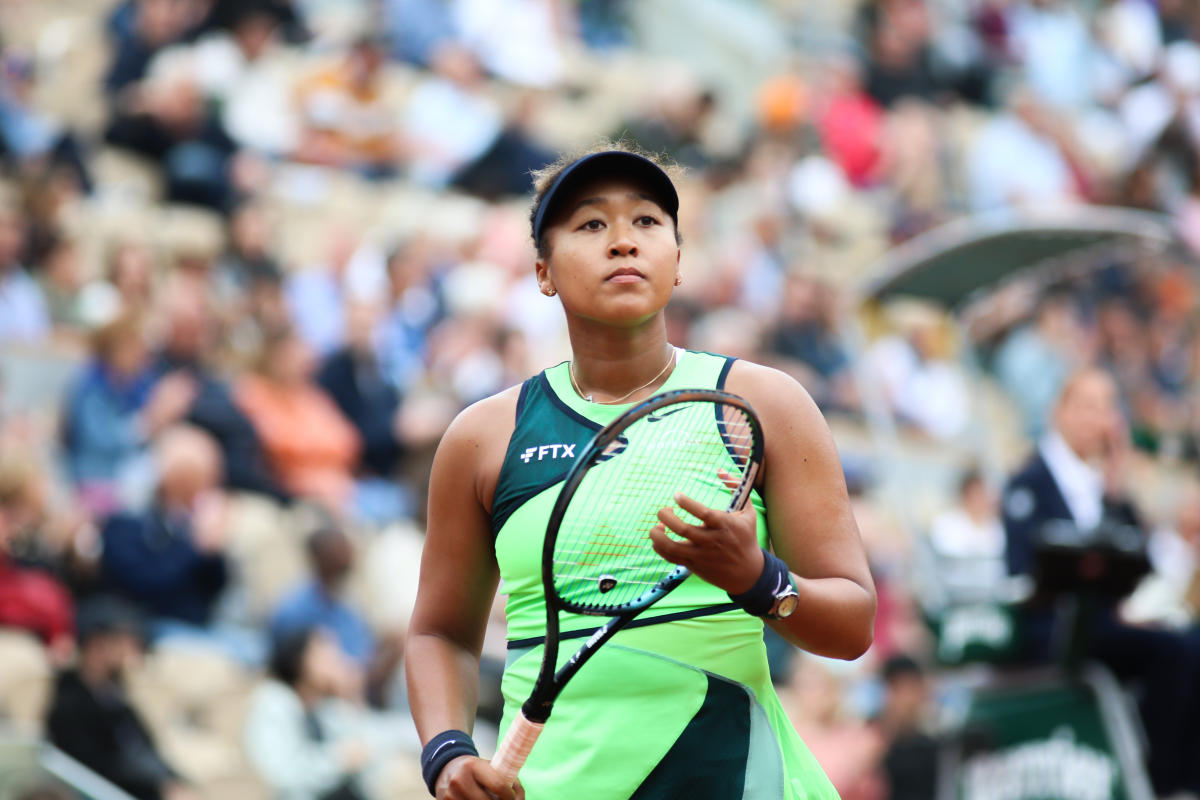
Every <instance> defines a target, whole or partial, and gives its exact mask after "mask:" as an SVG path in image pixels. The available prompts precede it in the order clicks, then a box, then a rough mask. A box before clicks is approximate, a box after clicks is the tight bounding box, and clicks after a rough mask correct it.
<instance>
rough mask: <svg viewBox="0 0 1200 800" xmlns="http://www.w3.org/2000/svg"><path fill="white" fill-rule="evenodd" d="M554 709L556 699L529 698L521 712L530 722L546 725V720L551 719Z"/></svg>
mask: <svg viewBox="0 0 1200 800" xmlns="http://www.w3.org/2000/svg"><path fill="white" fill-rule="evenodd" d="M553 709H554V700H553V699H551V700H541V699H534V698H532V697H531V698H529V699H528V700H526V701H525V702H524V704H522V706H521V713H522V714H523V715H524V716H525V719H527V720H529V721H530V722H536V723H538V724H539V725H544V724H545V723H546V720H548V719H550V712H551V711H552V710H553Z"/></svg>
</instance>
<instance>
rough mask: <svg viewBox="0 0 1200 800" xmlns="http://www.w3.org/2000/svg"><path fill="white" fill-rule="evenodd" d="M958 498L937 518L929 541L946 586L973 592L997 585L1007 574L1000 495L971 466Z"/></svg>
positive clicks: (961, 482) (962, 482)
mask: <svg viewBox="0 0 1200 800" xmlns="http://www.w3.org/2000/svg"><path fill="white" fill-rule="evenodd" d="M957 501H958V502H957V503H956V504H955V505H954V507H953V508H949V509H947V510H945V511H943V512H942V513H941V514H939V515H938V516H937V517H936V518H935V519H934V520H933V525H932V526H931V527H930V531H929V542H930V545H932V548H933V554H934V556H935V557H936V559H937V568H938V575H939V577H940V579H941V580H942V582H943V584H944V585H945V587H946V589H947V590H948V591H949V592H950V593H951V594H952V595H953V594H956V593H957V594H959V595H967V596H971V594H972V593H980V592H987V591H988V590H989V589H995V588H996V587H997V586H998V585H999V584H1000V582H1001V581H1003V580H1004V576H1005V575H1006V574H1007V569H1006V567H1005V562H1004V525H1003V523H1002V522H1001V520H1000V514H999V506H998V504H997V502H996V497H995V495H994V493H993V492H992V491H991V490H990V489H989V488H988V486H987V483H985V482H984V480H983V475H982V474H980V472H979V471H978V470H976V469H970V470H967V471H966V472H965V473H964V474H963V476H962V478H960V479H959V484H958V496H957ZM976 596H978V595H977V594H976Z"/></svg>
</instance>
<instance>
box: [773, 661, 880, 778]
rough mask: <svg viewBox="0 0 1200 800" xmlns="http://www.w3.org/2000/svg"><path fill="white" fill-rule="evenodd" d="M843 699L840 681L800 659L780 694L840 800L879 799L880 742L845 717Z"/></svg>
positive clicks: (826, 668)
mask: <svg viewBox="0 0 1200 800" xmlns="http://www.w3.org/2000/svg"><path fill="white" fill-rule="evenodd" d="M846 695H847V687H846V685H845V679H844V678H842V677H841V676H839V675H838V674H837V673H835V672H834V671H833V669H832V668H831V666H830V665H829V664H828V663H827V662H825V661H823V660H822V659H818V658H816V657H813V656H809V655H807V654H806V655H804V656H803V657H801V658H800V659H798V663H797V665H796V667H795V668H794V669H793V670H792V676H791V679H790V680H789V681H788V683H787V685H786V686H785V687H783V688H782V689H781V691H780V700H781V701H782V702H783V707H784V710H785V711H787V715H788V719H789V720H791V722H792V725H794V726H795V728H796V732H797V733H799V734H800V738H801V739H803V740H804V743H805V744H806V745H808V749H809V750H811V751H812V754H813V757H814V758H816V759H817V761H818V762H820V764H821V767H822V768H823V769H824V770H825V774H826V775H828V776H829V780H830V782H831V783H832V784H833V787H834V788H835V789H837V791H838V796H839V797H840V798H841V800H883V798H885V797H887V794H886V791H887V787H886V785H885V783H884V780H883V772H882V770H881V769H880V759H881V758H882V756H883V750H884V740H883V737H882V735H881V734H880V732H879V730H878V729H877V728H875V727H874V726H870V725H868V724H866V723H865V722H864V721H863V720H862V719H861V718H860V717H858V716H857V715H855V714H854V713H852V712H851V710H850V707H849V704H848V703H847V700H846Z"/></svg>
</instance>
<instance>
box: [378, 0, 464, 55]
mask: <svg viewBox="0 0 1200 800" xmlns="http://www.w3.org/2000/svg"><path fill="white" fill-rule="evenodd" d="M383 15H384V21H385V22H384V24H385V26H386V28H387V34H388V40H389V41H390V42H391V43H392V51H391V52H392V57H393V58H395V59H397V60H398V61H407V62H408V63H410V64H415V65H417V66H419V67H425V68H428V67H430V66H432V64H433V59H434V56H435V54H436V53H437V51H438V50H439V49H440V48H441V47H442V46H443V45H446V44H448V43H450V42H452V41H454V39H455V38H456V37H457V35H458V31H457V30H456V29H455V25H454V14H453V8H452V6H451V4H450V3H446V2H443V0H384V2H383Z"/></svg>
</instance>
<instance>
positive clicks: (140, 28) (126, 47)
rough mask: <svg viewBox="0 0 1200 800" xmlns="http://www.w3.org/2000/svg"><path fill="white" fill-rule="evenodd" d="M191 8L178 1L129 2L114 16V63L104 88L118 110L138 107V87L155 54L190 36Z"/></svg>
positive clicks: (110, 27)
mask: <svg viewBox="0 0 1200 800" xmlns="http://www.w3.org/2000/svg"><path fill="white" fill-rule="evenodd" d="M188 5H189V4H188V3H181V2H178V0H126V1H125V2H123V3H121V5H120V6H118V7H117V8H116V10H115V11H114V12H113V14H112V16H111V17H110V18H109V24H108V33H109V34H110V35H111V36H112V38H113V41H112V54H113V60H112V63H111V64H110V65H109V68H108V72H107V74H106V75H105V78H104V88H105V89H106V90H107V91H108V93H109V94H110V98H111V100H113V101H114V102H115V103H116V105H117V106H118V107H120V106H122V105H125V104H136V103H137V98H136V96H135V95H136V94H137V93H138V92H139V91H140V87H139V85H138V84H139V82H140V81H141V80H142V78H144V77H145V76H146V72H147V70H148V69H149V67H150V61H151V59H152V58H153V57H154V54H155V53H157V52H158V51H159V50H161V49H162V48H163V47H166V46H167V45H169V44H170V43H172V42H174V41H176V40H177V39H179V38H180V37H181V36H183V35H184V33H186V32H187V30H188V27H189V25H190V24H191V22H192V20H191V18H190V14H189V11H190V9H189V8H188ZM122 95H124V96H122Z"/></svg>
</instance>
